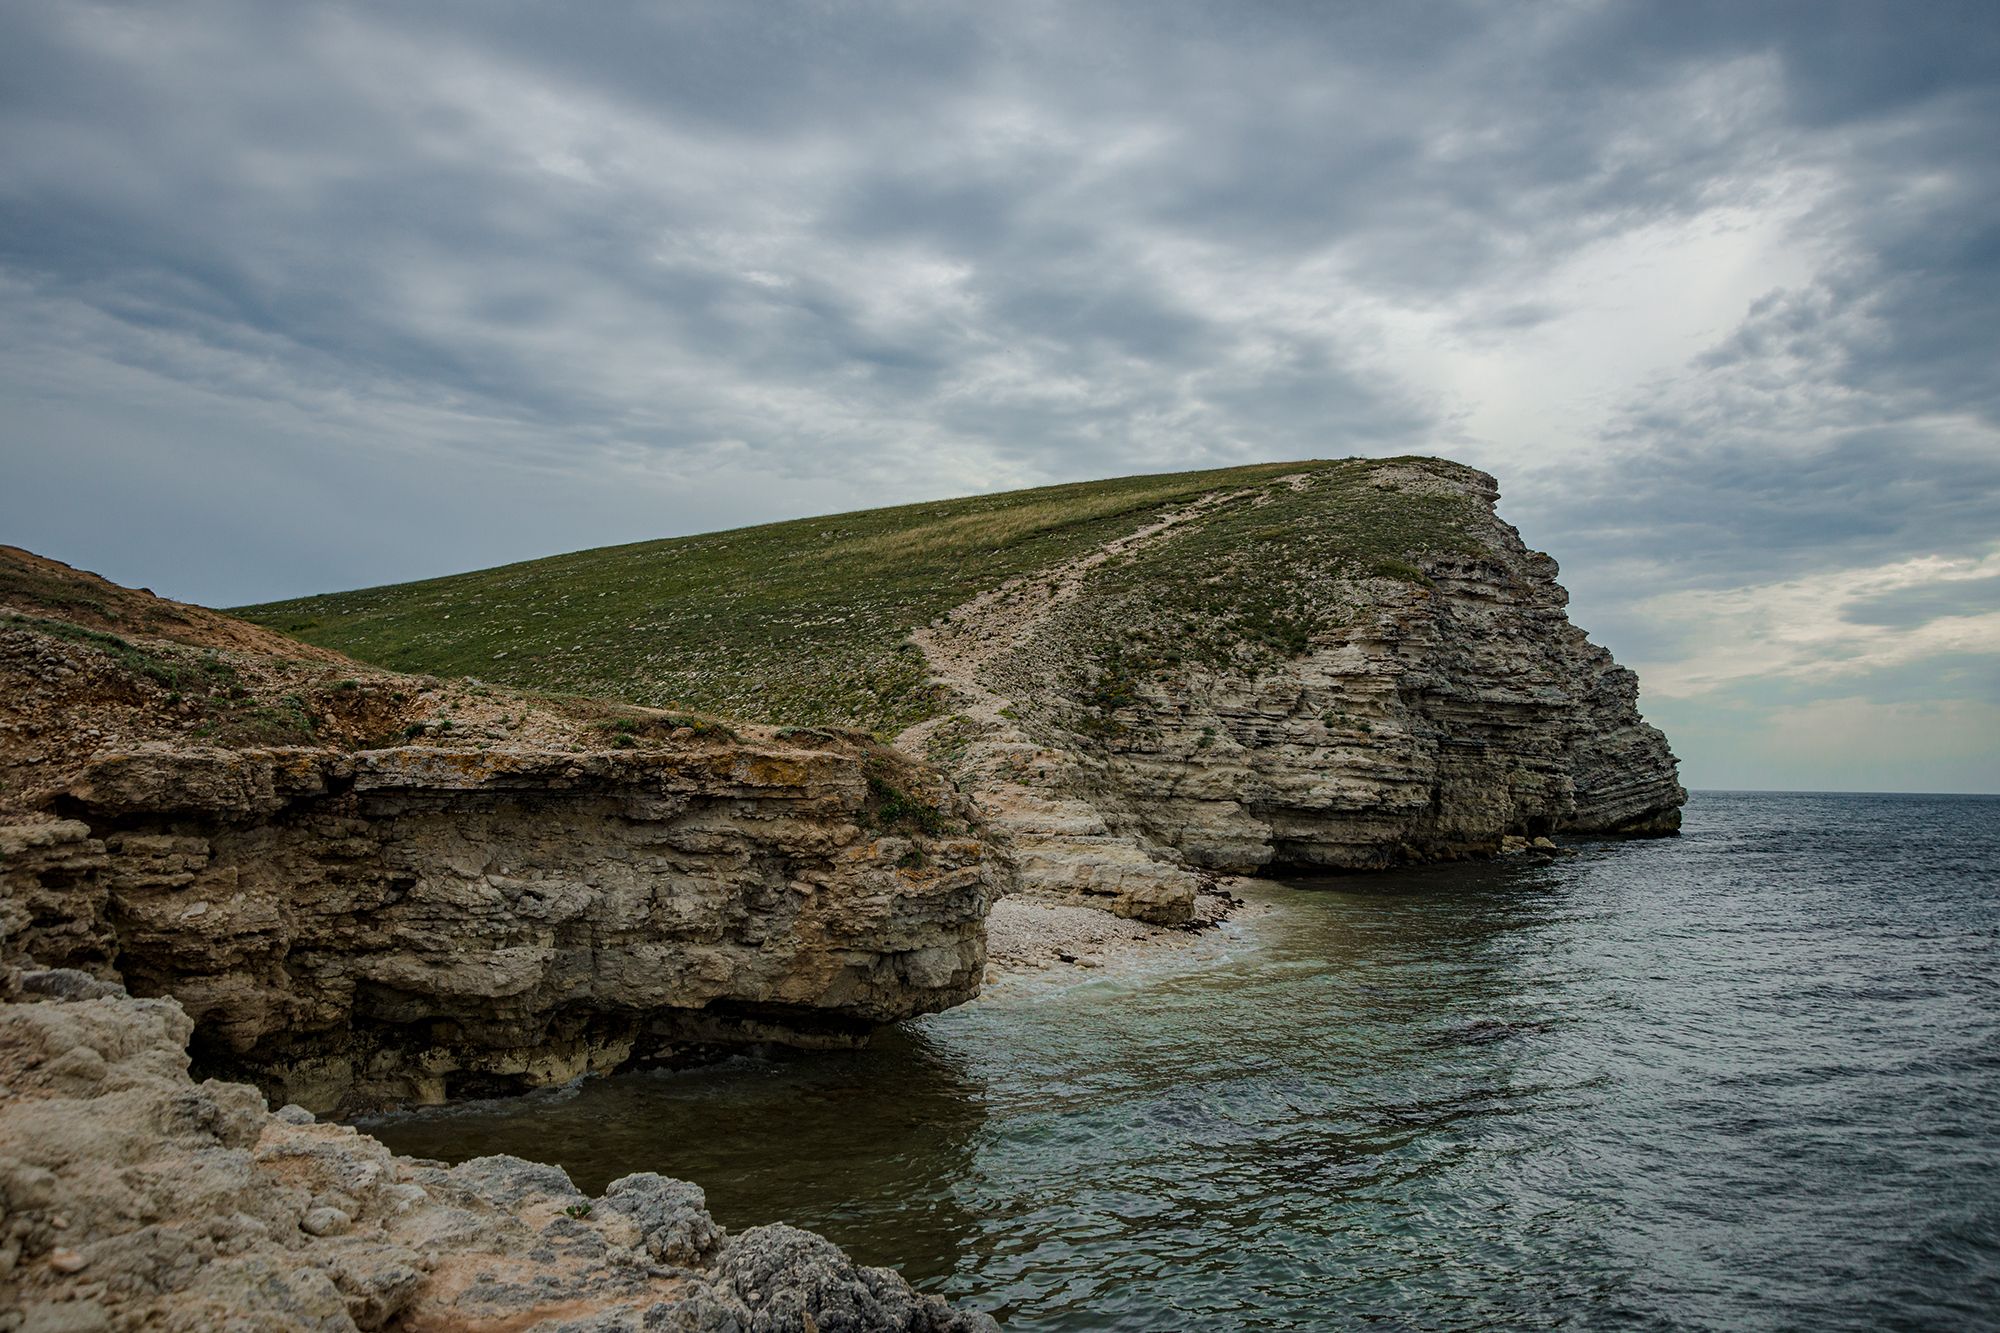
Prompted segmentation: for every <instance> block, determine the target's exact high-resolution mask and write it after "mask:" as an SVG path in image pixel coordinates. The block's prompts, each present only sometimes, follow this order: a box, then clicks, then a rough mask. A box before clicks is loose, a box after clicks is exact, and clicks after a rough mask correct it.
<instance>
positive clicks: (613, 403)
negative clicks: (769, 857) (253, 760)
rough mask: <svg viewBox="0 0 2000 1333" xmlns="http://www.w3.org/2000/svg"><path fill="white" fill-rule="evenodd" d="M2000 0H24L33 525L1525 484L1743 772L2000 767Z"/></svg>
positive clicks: (10, 16)
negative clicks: (1414, 475)
mask: <svg viewBox="0 0 2000 1333" xmlns="http://www.w3.org/2000/svg"><path fill="white" fill-rule="evenodd" d="M1996 136H2000V5H1996V4H1994V3H1992V0H1975V3H1969V4H1949V3H1918V2H1916V0H1904V2H1903V3H1882V4H1840V3H1832V2H1831V0H1813V2H1811V3H1800V4H1777V3H1760V2H1759V0H1727V2H1724V3H1713V4H1705V3H1699V2H1698V0H1671V2H1670V3H1661V4H1657V5H1641V4H1615V3H1550V4H1541V5H1530V4H1522V3H1515V2H1513V0H1506V2H1501V3H1492V4H1420V3H1387V0H1384V2H1383V3H1371V4H1336V3H1316V4H1263V5H1258V4H1250V3H1229V4H1222V3H1216V4H1207V5H1203V4H1171V3H1161V2H1159V0H1145V2H1143V3H1131V4H1089V3H1074V4H1032V3H1017V2H1015V0H984V2H983V3H977V4H968V5H964V6H954V5H949V4H943V3H935V2H934V0H925V2H924V3H914V4H910V5H908V6H906V7H899V6H895V5H889V4H881V5H871V6H855V7H848V6H845V5H802V6H779V5H773V4H740V3H734V2H733V0H731V2H729V3H717V4H713V5H702V4H692V3H680V4H657V5H652V4H630V5H594V6H569V5H526V4H506V3H495V2H493V0H479V2H478V3H464V4H457V5H452V4H431V5H421V4H410V3H405V2H404V0H395V2H393V3H390V2H385V3H382V4H375V5H369V4H355V5H335V4H307V3H301V4H285V5H270V4H256V3H244V4H229V3H216V4H175V3H166V2H164V0H149V2H148V3H145V4H143V5H131V6H124V5H89V4H75V3H59V2H54V0H0V432H3V433H0V451H4V452H3V453H0V462H4V471H0V540H7V541H12V542H17V543H20V544H23V545H26V546H29V547H31V548H34V549H36V550H40V551H43V552H45V553H47V554H50V555H54V556H57V557H59V558H61V559H64V560H68V561H70V562H72V563H75V564H79V565H82V566H84V567H87V568H91V569H95V570H98V571H99V572H101V573H104V574H106V575H108V576H110V577H112V578H115V579H118V580H120V581H122V582H126V583H133V584H144V585H147V586H150V587H152V588H154V589H156V590H158V591H161V592H164V593H168V594H171V595H174V596H178V597H183V598H187V599H190V600H195V601H201V602H207V603H210V604H223V605H227V604H234V603H240V602H244V601H250V600H262V599H267V598H274V597H280V596H286V595H292V594H299V593H306V592H315V591H323V590H327V589H333V588H342V587H350V586H355V585H360V584H370V583H380V582H388V581H394V580H400V579H408V578H415V577H421V576H425V575H429V574H435V573H442V572H446V571H451V570H460V569H469V568H476V567H480V566H484V565H490V564H495V563H499V562H502V561H507V560H513V559H521V558H527V557H531V556H536V555H542V554H548V553H553V552H558V551H565V550H573V549H576V548H580V547H586V546H596V545H602V544H605V543H610V542H622V541H631V540H637V539H641V538H647V537H655V536H666V535H672V534H677V533H685V532H692V531H701V530H705V529H712V528H717V527H727V526H733V525H736V524H740V523H745V522H751V521H757V520H763V519H771V518H782V517H794V516H799V515H805V514H811V513H823V512H828V511H834V510H842V509H852V508H859V507H865V506H871V505H878V504H887V503H894V502H898V501H906V500H916V499H924V498H932V497H939V496H947V495H958V494H965V493H970V492H975V491H981V490H996V489H1008V488H1013V487H1018V486H1026V485H1035V484H1040V483H1045V482H1051V481H1068V480H1079V479H1084V478H1091V477H1102V476H1111V475H1119V474H1124V473H1132V472H1145V471H1161V470H1168V469H1180V468H1189V467H1203V466H1222V465H1227V464H1231V463H1238V462H1250V461H1258V460H1269V459H1289V458H1303V457H1339V456H1344V455H1348V454H1355V453H1365V454H1385V453H1402V452H1429V453H1439V454H1444V455H1447V456H1450V457H1454V458H1458V459H1461V460H1463V461H1466V462H1470V463H1473V464H1476V465H1478V466H1481V467H1484V468H1487V469H1488V470H1490V471H1492V472H1494V473H1496V474H1497V475H1498V476H1499V478H1500V480H1501V486H1502V489H1503V492H1504V494H1505V498H1504V499H1503V501H1502V506H1501V512H1502V513H1503V514H1504V515H1505V516H1506V517H1508V518H1509V519H1511V520H1512V521H1513V522H1515V523H1516V524H1518V525H1519V526H1520V527H1521V529H1522V530H1523V533H1524V534H1525V535H1526V537H1527V539H1528V540H1529V542H1530V543H1531V544H1533V545H1536V546H1538V547H1541V548H1543V549H1546V550H1548V551H1549V552H1551V553H1552V554H1554V555H1555V556H1556V557H1557V558H1558V559H1559V560H1560V561H1561V562H1562V565H1563V567H1564V578H1565V581H1566V582H1567V583H1568V584H1569V586H1570V588H1571V589H1572V591H1573V593H1574V595H1575V598H1574V607H1573V610H1574V614H1575V617H1576V619H1577V620H1578V622H1579V623H1581V624H1582V625H1584V626H1585V627H1586V628H1588V629H1589V630H1591V631H1592V633H1593V634H1594V636H1595V637H1597V638H1598V639H1599V640H1600V641H1602V642H1604V643H1606V644H1608V645H1609V646H1610V647H1611V649H1612V650H1613V651H1614V652H1615V653H1616V654H1617V655H1618V656H1619V658H1620V660H1622V661H1625V662H1627V663H1629V664H1630V665H1632V666H1634V667H1635V668H1637V669H1638V670H1639V672H1640V673H1641V676H1642V679H1643V680H1644V682H1645V697H1644V706H1645V708H1646V710H1647V712H1648V714H1649V716H1651V717H1653V718H1654V719H1656V720H1657V721H1659V722H1660V723H1661V724H1662V725H1663V726H1664V727H1665V728H1666V729H1667V731H1668V733H1669V735H1670V736H1671V737H1672V739H1673V740H1674V742H1675V745H1676V748H1677V749H1678V750H1679V752H1680V753H1681V755H1682V757H1683V760H1684V776H1685V777H1686V778H1687V779H1688V781H1689V782H1690V785H1694V786H1710V787H1713V786H1756V787H1804V788H1863V789H1898V788H1901V789H1920V790H1921V789H1930V790H1987V791H1991V790H2000V150H1996V147H1995V143H1996Z"/></svg>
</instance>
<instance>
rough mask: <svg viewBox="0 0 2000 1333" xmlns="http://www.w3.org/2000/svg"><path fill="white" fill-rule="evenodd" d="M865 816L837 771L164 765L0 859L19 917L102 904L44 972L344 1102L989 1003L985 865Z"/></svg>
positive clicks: (536, 1078)
mask: <svg viewBox="0 0 2000 1333" xmlns="http://www.w3.org/2000/svg"><path fill="white" fill-rule="evenodd" d="M867 798H868V787H867V782H866V778H865V775H864V773H863V771H862V766H861V764H860V763H858V762H856V760H855V758H854V756H852V755H843V754H839V753H830V752H826V751H809V750H796V751H789V752H788V751H785V750H782V749H777V748H772V749H768V750H758V749H750V748H730V749H722V750H715V751H711V752H708V753H701V754H693V755H675V756H671V757H668V756H645V755H628V754H617V753H604V754H584V755H569V754H537V753H533V752H525V753H523V752H514V753H507V752H499V751H485V752H478V751H452V750H437V749H421V750H420V749H400V750H384V751H373V752H363V753H360V754H351V755H349V754H333V753H328V752H325V751H314V750H298V749H290V750H258V751H228V750H216V749H194V750H175V749H168V748H165V747H159V748H154V749H149V750H141V751H135V752H132V753H123V754H110V755H107V756H105V757H103V758H101V759H99V760H98V761H96V762H94V763H93V764H91V765H90V766H89V767H88V768H87V769H86V770H85V771H84V773H83V774H82V775H81V777H80V779H79V780H78V781H77V782H76V783H75V784H74V785H73V787H72V788H71V790H70V792H69V793H68V796H67V798H66V800H65V801H64V802H63V803H62V804H63V808H64V809H65V810H66V811H67V812H68V813H69V814H70V815H71V816H72V818H70V819H67V820H64V821H61V822H59V823H55V824H42V825H28V826H25V827H22V826H17V827H16V828H14V829H13V830H0V839H5V840H7V842H6V843H5V844H0V845H4V846H5V849H6V851H7V853H8V855H7V864H8V868H7V871H6V874H7V877H8V882H9V892H10V894H11V895H12V896H14V897H16V898H17V899H23V900H35V901H39V902H41V903H43V904H45V905H47V904H53V903H55V902H57V901H58V900H61V899H65V898H66V899H67V900H69V901H70V902H72V903H74V904H75V905H76V906H77V907H79V908H83V909H85V910H82V911H78V912H76V913H75V914H74V915H66V914H52V913H49V912H48V911H47V909H46V907H45V908H44V912H43V914H42V917H41V919H40V921H38V922H37V923H36V924H35V925H34V926H32V927H31V928H30V929H28V930H25V931H23V932H21V933H20V934H19V935H17V936H16V937H15V940H14V941H13V943H15V944H16V945H18V947H19V948H20V950H21V952H22V953H23V954H26V955H29V956H32V957H35V958H37V959H39V960H40V961H42V962H44V963H51V964H61V965H70V964H83V965H92V964H95V965H97V966H99V967H100V968H103V967H105V966H106V965H110V966H114V967H115V969H116V971H117V973H118V974H120V975H122V977H123V978H124V980H125V982H126V984H127V985H129V986H130V987H131V988H132V989H133V990H134V991H136V992H138V993H140V994H147V995H171V996H173V997H175V998H176V999H178V1000H179V1001H180V1002H181V1003H182V1004H183V1005H184V1006H185V1007H186V1008H187V1010H188V1012H189V1014H190V1015H191V1016H192V1017H193V1018H194V1020H195V1022H196V1026H197V1038H196V1047H195V1049H196V1053H197V1056H198V1057H199V1059H200V1062H201V1064H202V1066H203V1068H204V1069H206V1070H208V1071H210V1072H216V1073H227V1074H230V1075H233V1076H239V1077H246V1078H251V1079H253V1080H255V1081H257V1082H259V1083H260V1084H262V1085H263V1086H265V1087H266V1088H267V1089H269V1090H271V1092H272V1095H273V1096H275V1097H280V1098H282V1099H283V1100H286V1101H294V1102H298V1103H300V1104H302V1105H305V1106H308V1107H310V1108H313V1109H315V1110H322V1111H324V1110H334V1109H339V1110H353V1109H356V1108H359V1107H364V1106H371V1105H380V1104H384V1103H393V1102H402V1101H411V1100H415V1101H437V1100H441V1099H443V1098H444V1097H445V1096H446V1095H447V1094H449V1093H453V1092H465V1091H470V1090H479V1089H493V1088H507V1087H521V1086H537V1085H546V1084H550V1083H560V1082H563V1081H566V1080H567V1079H570V1078H573V1077H575V1076H577V1075H578V1074H582V1073H584V1072H587V1071H591V1070H605V1069H611V1068H616V1067H617V1066H619V1065H622V1064H625V1063H627V1062H629V1061H631V1060H634V1059H647V1058H657V1057H661V1056H664V1055H669V1054H672V1053H673V1052H675V1051H677V1050H682V1049H685V1048H687V1047H689V1046H691V1045H696V1044H700V1043H705V1042H718V1041H730V1040H755V1039H763V1038H769V1037H773V1036H777V1037H781V1038H782V1039H784V1040H786V1041H789V1042H793V1043H804V1044H814V1043H820V1042H840V1041H851V1040H853V1039H855V1038H857V1037H860V1036H863V1035H865V1034H866V1033H867V1032H868V1030H869V1029H870V1028H871V1027H873V1026H874V1025H876V1024H879V1023H885V1022H891V1021H894V1020H896V1019H900V1018H906V1017H909V1016H911V1015H914V1014H919V1013H927V1012H930V1011H932V1010H936V1009H941V1008H945V1007H947V1006H949V1005H953V1004H958V1003H960V1002H962V1001H964V1000H966V999H969V998H970V997H971V996H972V995H973V994H975V993H976V992H977V989H978V984H979V979H980V974H981V972H982V970H983V967H984V963H985V951H984V941H983V932H982V921H983V917H984V914H985V909H986V901H987V897H988V895H989V893H990V892H991V890H992V887H993V886H992V885H991V883H990V881H991V877H992V871H991V869H990V867H989V866H987V864H986V863H985V861H984V858H983V855H982V849H981V847H980V844H979V843H978V842H977V840H975V839H972V838H963V837H961V838H952V837H936V838H926V837H923V836H922V835H917V836H915V837H911V836H902V835H883V834H881V833H879V832H877V831H875V830H874V829H872V828H867V827H864V825H865V824H867V822H868V817H867V810H866V806H867ZM22 843H34V844H37V845H36V846H34V847H32V848H30V847H27V846H22V845H20V844H22ZM31 853H32V854H34V859H32V860H30V859H29V855H30V854H31ZM918 861H921V865H918V864H916V863H917V862H918ZM44 867H46V869H45V868H44ZM52 878H53V879H54V880H55V881H56V883H55V884H54V885H52V884H51V879H52Z"/></svg>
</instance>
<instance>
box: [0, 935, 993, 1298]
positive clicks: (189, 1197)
mask: <svg viewBox="0 0 2000 1333" xmlns="http://www.w3.org/2000/svg"><path fill="white" fill-rule="evenodd" d="M193 1027H194V1025H193V1023H192V1022H191V1021H190V1020H189V1018H188V1017H187V1015H186V1013H185V1012H183V1011H182V1009H181V1007H180V1006H179V1005H178V1004H176V1003H175V1002H173V1001H172V1000H164V999H134V998H131V997H129V996H127V995H126V994H125V993H124V991H123V990H122V989H121V988H119V987H117V986H114V985H110V984H107V983H104V982H101V981H98V980H96V979H94V978H91V977H89V976H87V975H85V974H83V973H80V972H75V971H65V970H39V971H23V970H20V969H11V970H9V971H7V972H5V973H4V974H0V1330H4V1331H5V1333H54V1331H55V1330H63V1331H64V1333H98V1331H100V1330H127V1329H130V1330H139V1329H145V1330H163V1331H165V1333H216V1331H217V1330H229V1331H230V1333H267V1331H268V1333H296V1331H297V1330H317V1331H320V1333H346V1331H347V1330H355V1329H364V1330H372V1329H401V1330H411V1331H412V1333H416V1331H420V1330H421V1331H425V1333H444V1331H445V1330H452V1331H453V1333H517V1331H522V1330H529V1329H534V1330H543V1331H544V1333H638V1331H639V1330H642V1329H643V1330H703V1331H704V1333H706V1331H710V1330H712V1331H713V1333H807V1331H808V1330H817V1333H836V1331H847V1333H859V1331H860V1330H909V1331H910V1333H981V1331H983V1330H992V1329H997V1327H998V1326H997V1325H996V1324H995V1323H994V1322H993V1320H992V1319H990V1318H989V1317H987V1316H985V1315H983V1314H978V1313H974V1312H967V1311H961V1310H955V1309H953V1308H951V1307H950V1306H948V1305H946V1304H944V1303H943V1302H942V1301H940V1300H938V1299H936V1298H935V1297H929V1296H924V1295H921V1294H919V1293H917V1292H915V1291H913V1290H912V1289H911V1288H910V1286H909V1284H908V1283H907V1282H905V1281H904V1280H903V1279H902V1278H901V1277H899V1276H898V1275H897V1274H895V1273H894V1272H892V1271H890V1270H888V1269H885V1268H866V1267H862V1266H859V1265H857V1264H855V1263H854V1262H853V1261H852V1260H851V1259H849V1258H848V1257H847V1256H846V1255H845V1254H843V1253H842V1252H841V1251H840V1249H839V1248H837V1247H836V1246H834V1245H833V1244H832V1243H831V1242H829V1241H827V1240H825V1239H823V1238H821V1237H819V1236H816V1235H814V1234H812V1233H810V1232H807V1231H801V1230H798V1229H797V1228H795V1227H789V1226H765V1227H753V1228H751V1229H749V1230H746V1231H741V1232H738V1233H736V1234H734V1235H731V1234H729V1233H727V1232H725V1231H724V1229H723V1228H722V1227H720V1226H718V1225H717V1224H716V1222H715V1220H714V1219H713V1218H712V1217H710V1216H709V1214H708V1212H707V1210H706V1208H705V1207H704V1206H703V1205H704V1201H703V1197H702V1192H701V1191H700V1190H699V1189H697V1188H696V1187H695V1186H693V1185H690V1184H688V1183H687V1182H685V1181H679V1180H670V1179H667V1178H665V1177H662V1176H657V1175H651V1174H646V1175H633V1176H626V1177H625V1178H624V1179H622V1180H617V1181H614V1182H612V1184H611V1185H610V1186H609V1188H607V1189H606V1190H605V1192H604V1194H603V1196H602V1197H600V1198H595V1199H593V1198H589V1197H587V1196H585V1195H584V1194H583V1193H582V1192H581V1191H580V1190H578V1189H577V1188H576V1187H575V1186H573V1185H572V1184H571V1183H570V1181H569V1178H568V1177H567V1176H566V1175H564V1174H563V1172H562V1171H561V1170H559V1169H557V1168H555V1167H551V1166H540V1165H536V1164H534V1163H531V1162H524V1161H521V1160H520V1159H518V1158H513V1157H481V1158H476V1159H474V1160H472V1161H469V1162H465V1163H462V1164H460V1165H458V1166H456V1167H452V1168H449V1169H447V1168H445V1167H444V1166H442V1165H441V1164H438V1163H427V1162H421V1161H414V1160H412V1159H409V1158H405V1157H397V1156H395V1155H394V1154H392V1153H391V1152H390V1151H389V1150H388V1149H387V1148H385V1147H383V1146H382V1145H381V1144H380V1143H378V1142H376V1141H375V1140H374V1139H371V1138H369V1137H367V1136H366V1135H363V1134H359V1133H357V1132H355V1131H354V1130H353V1129H351V1128H348V1127H346V1126H343V1125H334V1124H321V1123H317V1122H316V1121H315V1120H314V1118H313V1117H312V1115H311V1114H310V1113H308V1112H306V1111H305V1110H303V1109H302V1108H299V1107H296V1106H290V1107H286V1108H284V1109H283V1110H280V1111H278V1112H276V1113H273V1112H270V1111H268V1110H267V1109H266V1106H265V1102H264V1099H263V1097H262V1096H261V1095H260V1094H259V1093H258V1092H257V1090H256V1089H254V1088H251V1087H247V1086H244V1085H242V1084H237V1083H222V1082H216V1081H213V1080H210V1081H207V1082H203V1083H199V1084H197V1083H195V1082H194V1081H192V1080H191V1079H190V1078H189V1076H188V1056H187V1041H188V1038H189V1035H190V1034H191V1033H192V1031H193Z"/></svg>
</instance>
